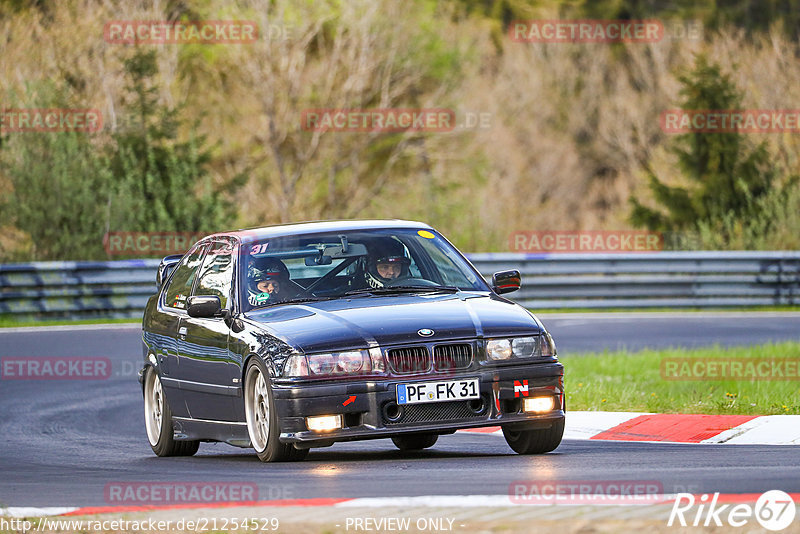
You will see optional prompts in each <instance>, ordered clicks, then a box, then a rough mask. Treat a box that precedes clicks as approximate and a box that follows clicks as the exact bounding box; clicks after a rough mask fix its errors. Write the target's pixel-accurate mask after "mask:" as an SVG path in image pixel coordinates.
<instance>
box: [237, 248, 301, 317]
mask: <svg viewBox="0 0 800 534" xmlns="http://www.w3.org/2000/svg"><path fill="white" fill-rule="evenodd" d="M292 286H294V284H293V283H292V282H291V281H290V280H289V270H288V269H287V268H286V265H284V263H283V262H282V261H281V260H279V259H277V258H254V259H252V260H250V264H249V265H248V268H247V300H248V302H249V303H250V305H251V306H263V305H265V304H271V303H274V302H276V301H277V302H280V301H282V300H286V299H287V298H290V297H292V296H293V293H294V291H293V288H292Z"/></svg>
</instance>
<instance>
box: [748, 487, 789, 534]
mask: <svg viewBox="0 0 800 534" xmlns="http://www.w3.org/2000/svg"><path fill="white" fill-rule="evenodd" d="M755 513H756V520H758V522H759V523H760V524H761V526H762V527H764V528H765V529H767V530H772V531H778V530H783V529H785V528H786V527H788V526H789V525H791V524H792V521H794V516H795V513H796V510H795V507H794V501H793V500H792V497H791V496H790V495H789V494H788V493H786V492H783V491H781V490H770V491H768V492H766V493H764V494H763V495H761V497H759V498H758V500H757V501H756V509H755Z"/></svg>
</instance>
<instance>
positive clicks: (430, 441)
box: [392, 434, 439, 451]
mask: <svg viewBox="0 0 800 534" xmlns="http://www.w3.org/2000/svg"><path fill="white" fill-rule="evenodd" d="M438 439H439V434H409V435H406V436H395V437H393V438H392V441H393V442H394V444H395V446H396V447H397V448H398V449H400V450H401V451H421V450H422V449H427V448H428V447H433V445H434V444H435V443H436V440H438Z"/></svg>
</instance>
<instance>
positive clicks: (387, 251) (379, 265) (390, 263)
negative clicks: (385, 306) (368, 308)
mask: <svg viewBox="0 0 800 534" xmlns="http://www.w3.org/2000/svg"><path fill="white" fill-rule="evenodd" d="M410 265H411V260H410V259H409V258H408V257H407V256H406V254H405V247H403V244H402V243H400V242H399V241H397V240H395V239H388V240H385V241H381V242H379V243H377V244H376V245H375V246H372V247H370V251H369V255H368V256H367V266H366V269H365V271H364V280H365V281H366V283H367V285H368V286H369V287H371V288H373V289H378V288H381V287H386V285H387V284H389V283H391V281H392V280H396V279H397V278H407V277H408V276H410V273H409V266H410Z"/></svg>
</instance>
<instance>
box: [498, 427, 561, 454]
mask: <svg viewBox="0 0 800 534" xmlns="http://www.w3.org/2000/svg"><path fill="white" fill-rule="evenodd" d="M563 435H564V419H560V420H558V421H556V422H555V423H553V426H551V427H550V428H536V429H533V430H509V429H508V428H506V427H503V436H505V438H506V443H508V446H509V447H511V448H512V449H513V450H514V452H516V453H518V454H544V453H546V452H550V451H554V450H555V449H556V447H558V446H559V445H560V444H561V438H562V436H563Z"/></svg>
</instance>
